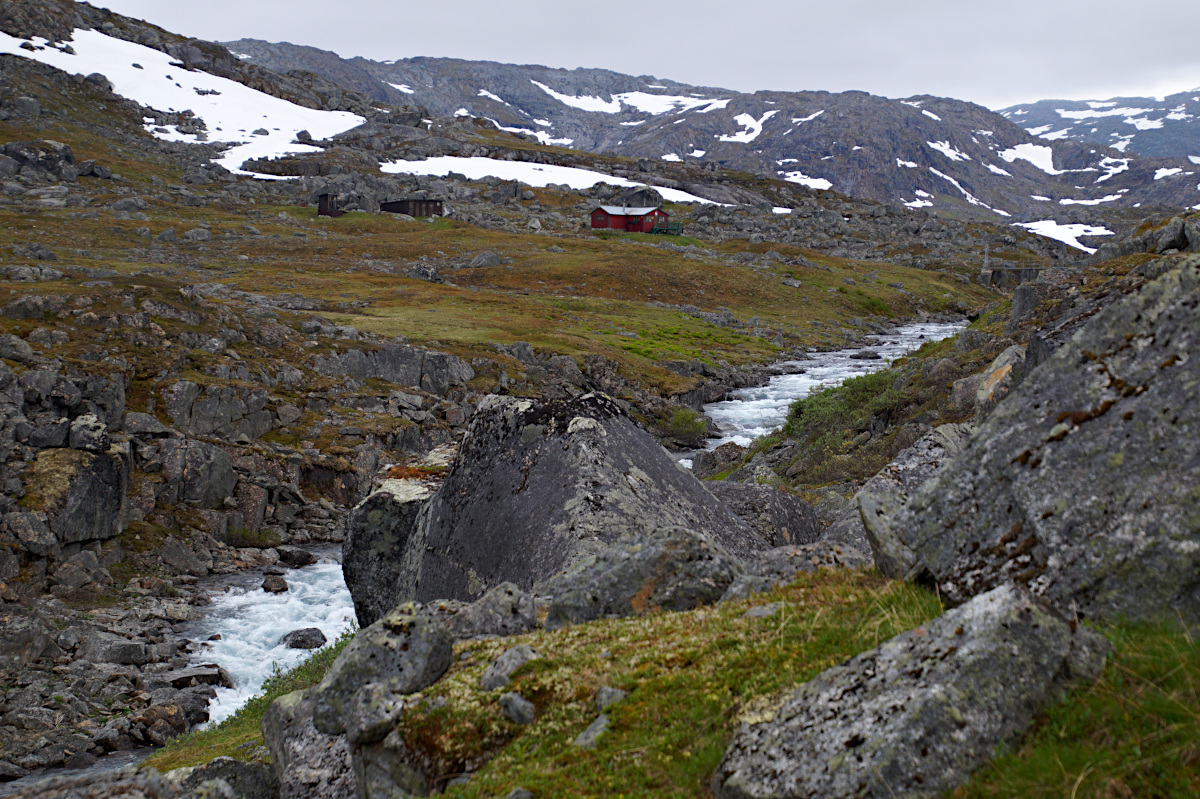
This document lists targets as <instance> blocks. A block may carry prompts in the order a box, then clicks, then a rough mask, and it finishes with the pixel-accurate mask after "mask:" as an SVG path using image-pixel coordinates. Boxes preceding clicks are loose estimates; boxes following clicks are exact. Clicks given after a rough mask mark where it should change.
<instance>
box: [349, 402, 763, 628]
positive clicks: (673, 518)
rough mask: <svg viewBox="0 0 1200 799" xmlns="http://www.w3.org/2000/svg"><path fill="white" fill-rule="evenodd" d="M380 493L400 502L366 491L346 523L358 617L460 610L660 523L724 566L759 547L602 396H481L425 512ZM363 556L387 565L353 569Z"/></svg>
mask: <svg viewBox="0 0 1200 799" xmlns="http://www.w3.org/2000/svg"><path fill="white" fill-rule="evenodd" d="M385 489H386V486H385ZM387 490H388V491H390V492H391V493H392V495H393V496H394V497H395V496H399V498H398V499H394V500H390V499H389V498H388V497H386V496H379V495H372V497H368V499H367V500H366V501H364V502H363V503H362V504H360V505H359V506H358V507H357V508H355V510H354V511H353V513H352V514H351V519H350V521H349V527H350V530H351V531H352V533H351V535H350V536H349V537H348V538H347V540H346V544H345V547H344V550H345V558H346V562H347V568H346V578H347V584H348V585H349V586H350V592H351V594H352V595H353V596H354V597H355V606H356V609H360V613H361V612H362V611H361V608H362V607H365V606H373V607H374V608H381V607H393V606H395V605H396V604H398V603H399V602H402V601H406V600H409V599H416V600H418V601H422V602H425V601H433V600H436V599H458V600H463V601H468V600H472V599H474V598H475V597H478V596H479V595H481V594H483V593H484V592H485V591H487V590H488V589H489V588H490V587H493V586H496V585H499V584H500V583H503V582H512V583H514V584H516V585H517V586H519V587H520V588H522V589H523V590H533V589H534V588H535V587H539V586H543V585H544V584H545V583H546V582H547V581H549V580H551V579H552V578H554V577H555V576H556V575H558V574H560V573H562V572H564V571H565V570H568V569H569V568H571V567H572V566H573V565H575V564H576V563H578V562H580V561H581V560H582V559H583V558H586V557H589V556H595V555H597V554H599V553H600V552H601V551H603V550H605V549H606V548H607V547H609V546H610V545H613V544H616V543H618V542H620V543H622V544H627V543H630V542H636V541H638V540H639V539H641V538H644V537H646V536H648V535H650V534H651V533H653V532H654V531H655V530H658V529H659V528H663V527H684V528H687V529H689V530H692V531H694V532H696V533H698V534H700V535H702V536H705V537H707V539H709V540H711V541H712V542H713V543H714V544H715V545H719V546H720V547H721V548H722V549H723V550H724V551H726V552H728V553H729V554H731V555H732V556H734V557H742V556H746V555H749V554H750V553H752V552H754V551H757V550H759V549H762V548H765V547H766V546H768V542H766V541H764V540H763V539H762V538H761V537H760V536H759V535H757V534H756V533H755V532H754V531H753V530H752V529H751V528H750V527H748V526H747V525H746V524H745V523H744V522H742V521H741V520H740V519H738V518H737V517H736V516H735V515H733V513H731V512H730V511H729V510H728V509H727V508H726V507H724V506H723V505H722V504H721V503H720V502H719V501H718V500H717V499H716V498H714V497H713V495H712V494H710V493H709V492H708V491H707V490H706V489H705V487H704V485H703V484H701V483H700V482H699V481H698V480H696V479H695V478H694V477H693V476H692V475H691V474H689V473H688V472H687V470H686V469H683V468H682V467H681V466H679V465H678V464H677V463H676V462H675V461H674V460H673V459H672V458H671V456H670V455H669V454H668V453H667V452H666V451H665V450H664V449H663V448H662V447H661V446H660V445H659V444H658V443H657V442H656V441H655V440H654V439H653V438H652V437H651V436H650V435H649V434H648V433H646V432H645V431H644V430H642V429H641V428H640V427H638V426H637V424H636V423H634V421H633V420H632V419H630V418H629V417H628V416H627V415H626V414H625V413H624V412H623V411H622V410H621V409H620V407H619V406H618V405H617V403H616V402H615V401H613V400H611V399H609V398H608V397H605V396H603V395H599V394H585V395H584V396H582V397H579V398H577V399H571V400H565V401H556V402H550V403H545V404H541V405H538V404H535V403H534V402H532V401H529V400H519V399H514V398H511V397H488V398H487V399H486V400H484V402H483V403H481V405H480V407H479V409H478V411H477V412H476V414H475V416H474V417H473V419H472V422H471V426H470V428H469V429H468V431H467V435H466V437H465V438H464V440H463V442H462V445H461V447H460V448H459V452H458V456H457V458H456V460H455V462H454V466H453V468H452V470H451V471H450V474H449V475H448V476H447V478H446V481H445V483H443V485H442V487H441V488H440V489H439V490H438V491H437V493H436V494H434V495H433V496H432V497H430V498H429V499H428V501H427V502H425V503H424V504H423V505H421V503H422V501H421V500H419V499H416V498H409V497H410V494H409V493H402V494H399V495H398V494H397V491H396V490H394V489H387ZM389 502H391V503H392V507H391V508H390V509H389V508H387V504H388V503H389ZM413 502H416V503H418V505H419V507H415V506H412V503H413ZM372 515H373V516H374V518H375V521H372V520H371V517H372ZM372 560H373V561H375V562H377V563H384V564H386V565H384V566H383V567H382V568H378V569H372V568H363V569H360V568H359V567H358V566H357V565H351V564H361V563H367V562H370V561H372ZM539 590H540V589H539ZM360 598H361V599H360ZM376 612H377V611H376ZM359 622H360V623H369V622H370V616H368V617H367V618H365V619H364V618H363V617H362V616H360V619H359Z"/></svg>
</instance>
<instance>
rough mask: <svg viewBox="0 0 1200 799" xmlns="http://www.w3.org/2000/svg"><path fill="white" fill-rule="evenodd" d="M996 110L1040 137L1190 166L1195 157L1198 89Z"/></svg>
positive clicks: (1199, 151) (1198, 154) (1199, 155)
mask: <svg viewBox="0 0 1200 799" xmlns="http://www.w3.org/2000/svg"><path fill="white" fill-rule="evenodd" d="M1000 114H1002V115H1003V116H1004V117H1006V118H1007V119H1009V120H1011V121H1012V122H1014V123H1016V124H1017V125H1020V126H1021V127H1022V128H1024V129H1025V130H1026V131H1027V132H1029V133H1031V134H1033V135H1035V136H1038V137H1039V138H1041V139H1044V140H1046V141H1060V140H1066V139H1070V140H1073V141H1079V142H1087V143H1089V144H1099V145H1102V146H1104V147H1111V148H1113V149H1115V150H1121V151H1122V152H1125V153H1129V154H1131V155H1140V156H1148V157H1151V158H1186V159H1188V160H1189V161H1190V162H1191V163H1193V164H1196V163H1198V159H1200V143H1197V130H1200V120H1198V117H1200V87H1197V88H1195V89H1192V90H1191V91H1187V92H1176V93H1175V94H1170V95H1167V96H1165V97H1109V98H1108V99H1105V100H1099V99H1097V100H1039V101H1038V102H1036V103H1022V104H1020V105H1014V106H1010V107H1008V108H1004V109H1001V111H1000ZM1175 174H1180V173H1175ZM1192 182H1193V183H1195V182H1196V181H1192Z"/></svg>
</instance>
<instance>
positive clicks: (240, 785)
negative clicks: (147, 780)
mask: <svg viewBox="0 0 1200 799" xmlns="http://www.w3.org/2000/svg"><path fill="white" fill-rule="evenodd" d="M167 776H168V777H169V778H171V779H173V780H175V781H176V782H178V783H179V785H180V787H182V788H183V789H184V790H188V791H199V790H201V789H202V788H203V786H204V784H205V783H206V782H209V781H211V780H221V781H223V782H224V783H225V784H226V785H228V786H229V787H230V789H231V790H232V791H233V795H234V796H236V797H237V799H276V797H278V796H279V778H278V777H276V776H275V772H274V771H273V770H272V769H271V767H270V766H268V765H267V764H265V763H247V762H244V761H241V760H234V759H233V758H232V757H218V758H215V759H214V760H211V761H209V762H208V763H205V764H204V765H203V766H196V767H192V768H183V769H176V770H175V771H172V772H169V773H168V775H167Z"/></svg>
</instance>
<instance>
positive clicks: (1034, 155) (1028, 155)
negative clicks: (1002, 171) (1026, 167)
mask: <svg viewBox="0 0 1200 799" xmlns="http://www.w3.org/2000/svg"><path fill="white" fill-rule="evenodd" d="M997 155H999V156H1000V157H1001V158H1003V159H1004V160H1005V161H1007V162H1008V163H1010V164H1011V163H1012V162H1013V161H1016V160H1017V159H1020V160H1022V161H1028V162H1029V163H1031V164H1033V165H1034V166H1036V167H1037V168H1038V169H1040V170H1042V171H1043V172H1045V173H1046V174H1047V175H1061V174H1063V171H1062V170H1059V169H1055V168H1054V150H1052V149H1050V148H1049V147H1045V146H1043V145H1040V144H1018V145H1017V146H1016V147H1010V148H1009V149H1007V150H1001V151H1000V152H999V153H997Z"/></svg>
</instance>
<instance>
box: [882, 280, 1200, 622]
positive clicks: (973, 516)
mask: <svg viewBox="0 0 1200 799" xmlns="http://www.w3.org/2000/svg"><path fill="white" fill-rule="evenodd" d="M1198 337H1200V258H1195V257H1193V258H1189V259H1188V260H1186V261H1185V262H1184V263H1183V264H1182V266H1180V267H1179V268H1178V269H1175V270H1172V271H1170V272H1167V273H1166V274H1164V275H1163V276H1162V277H1160V278H1158V279H1157V280H1155V281H1153V282H1151V283H1147V284H1145V285H1144V286H1143V287H1142V288H1141V289H1140V290H1139V291H1137V292H1135V293H1132V294H1130V295H1129V296H1127V297H1125V298H1123V299H1121V300H1120V301H1118V302H1116V303H1113V304H1112V305H1111V306H1109V307H1108V308H1106V309H1104V310H1103V311H1102V312H1100V313H1098V314H1097V315H1096V316H1095V317H1093V318H1092V319H1091V320H1089V321H1088V322H1087V323H1086V324H1085V325H1084V326H1082V327H1081V328H1080V329H1079V330H1078V331H1077V332H1076V333H1075V334H1074V335H1073V336H1072V337H1071V338H1070V339H1069V340H1068V341H1066V342H1065V343H1064V344H1063V345H1062V346H1061V347H1059V348H1058V350H1056V351H1055V352H1054V354H1053V355H1052V356H1050V358H1049V359H1048V360H1046V361H1045V362H1044V363H1042V364H1041V365H1040V366H1038V367H1037V368H1036V369H1035V370H1033V371H1032V372H1031V373H1030V374H1029V375H1028V377H1026V378H1025V381H1024V382H1023V383H1022V384H1021V386H1020V387H1019V388H1018V389H1017V390H1016V391H1015V392H1014V393H1013V394H1012V395H1010V396H1009V397H1007V398H1006V399H1005V400H1004V401H1002V402H1001V403H1000V404H999V405H998V406H997V407H996V409H995V410H994V411H993V412H992V413H991V414H990V415H989V416H988V418H987V420H986V421H985V422H984V423H983V425H982V426H981V427H980V430H979V432H978V433H977V434H976V435H975V436H974V437H973V438H972V440H971V442H970V443H969V444H968V445H967V447H966V448H965V449H964V450H963V451H962V453H961V454H960V455H959V456H958V457H957V459H956V461H955V462H953V463H951V464H949V465H948V466H947V468H946V469H944V470H943V471H941V472H940V473H939V474H938V475H937V476H936V477H935V478H934V479H932V480H931V481H930V482H928V483H926V484H925V485H924V486H923V487H922V488H921V490H920V491H919V492H918V493H917V494H916V495H915V496H914V497H913V498H912V500H911V501H910V502H909V503H908V506H907V508H906V509H905V511H904V512H903V513H904V515H906V517H907V520H899V521H898V524H897V528H896V529H900V530H903V531H905V532H904V537H905V542H904V543H906V544H907V546H908V547H910V548H911V549H912V551H913V552H914V553H916V556H917V557H918V558H919V559H920V561H921V562H922V563H923V564H924V566H925V568H927V569H928V570H929V571H930V572H931V573H932V574H933V576H934V577H935V578H936V579H937V581H938V583H939V585H940V587H941V591H942V593H943V596H945V597H947V598H948V599H949V600H950V601H951V602H963V601H966V600H967V599H969V598H971V597H972V596H975V595H977V594H979V593H982V592H984V591H986V590H988V589H990V588H992V587H993V586H996V585H998V584H1001V583H1003V582H1007V581H1015V582H1017V583H1019V584H1021V585H1026V586H1028V587H1029V588H1030V589H1031V590H1033V591H1034V593H1036V594H1039V595H1042V596H1044V597H1046V598H1047V599H1048V600H1050V601H1051V602H1052V603H1053V604H1055V605H1056V606H1058V607H1060V608H1064V609H1067V608H1071V607H1075V608H1077V609H1078V611H1079V612H1080V613H1081V614H1085V615H1094V616H1104V617H1115V616H1117V615H1120V614H1124V615H1125V616H1127V617H1129V618H1134V619H1136V618H1143V617H1146V616H1148V615H1151V616H1156V615H1159V614H1161V613H1162V612H1163V611H1164V610H1166V611H1167V612H1169V613H1172V614H1174V613H1176V612H1177V613H1179V614H1180V615H1181V617H1182V618H1183V619H1185V620H1186V621H1188V622H1190V623H1195V622H1196V621H1198V620H1200V510H1198V509H1200V488H1197V486H1198V485H1200V435H1198V433H1200V404H1197V402H1196V397H1197V395H1198V393H1200V359H1198V358H1197V357H1196V355H1195V350H1196V347H1197V344H1198V341H1197V338H1198Z"/></svg>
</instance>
